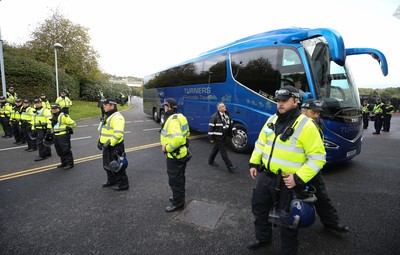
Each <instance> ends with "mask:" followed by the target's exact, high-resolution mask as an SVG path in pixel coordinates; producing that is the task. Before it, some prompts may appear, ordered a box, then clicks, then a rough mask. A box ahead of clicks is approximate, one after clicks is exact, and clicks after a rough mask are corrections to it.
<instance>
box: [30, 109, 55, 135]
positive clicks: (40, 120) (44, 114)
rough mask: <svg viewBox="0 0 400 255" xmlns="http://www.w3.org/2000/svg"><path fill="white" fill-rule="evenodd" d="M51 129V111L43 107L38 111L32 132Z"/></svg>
mask: <svg viewBox="0 0 400 255" xmlns="http://www.w3.org/2000/svg"><path fill="white" fill-rule="evenodd" d="M36 129H51V112H50V110H49V109H47V108H44V107H42V108H41V109H39V110H38V109H36V112H35V115H33V119H32V130H36Z"/></svg>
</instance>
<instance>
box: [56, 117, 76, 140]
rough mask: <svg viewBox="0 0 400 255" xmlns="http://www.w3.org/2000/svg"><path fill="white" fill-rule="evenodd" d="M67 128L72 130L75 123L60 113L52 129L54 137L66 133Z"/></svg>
mask: <svg viewBox="0 0 400 255" xmlns="http://www.w3.org/2000/svg"><path fill="white" fill-rule="evenodd" d="M67 127H70V128H72V129H74V128H75V127H76V123H75V121H73V120H72V119H71V117H69V115H68V114H64V113H63V112H61V113H60V115H58V118H57V124H56V125H55V126H54V127H53V132H54V134H55V135H65V134H66V133H67Z"/></svg>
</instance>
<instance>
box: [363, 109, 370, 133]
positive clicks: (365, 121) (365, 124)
mask: <svg viewBox="0 0 400 255" xmlns="http://www.w3.org/2000/svg"><path fill="white" fill-rule="evenodd" d="M362 115H363V128H364V129H367V128H368V122H369V119H368V117H369V113H363V114H362Z"/></svg>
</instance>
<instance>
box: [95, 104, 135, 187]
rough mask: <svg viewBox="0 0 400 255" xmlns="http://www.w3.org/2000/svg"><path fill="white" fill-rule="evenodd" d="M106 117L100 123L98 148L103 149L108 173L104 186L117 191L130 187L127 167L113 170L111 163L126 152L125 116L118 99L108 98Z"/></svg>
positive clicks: (104, 106)
mask: <svg viewBox="0 0 400 255" xmlns="http://www.w3.org/2000/svg"><path fill="white" fill-rule="evenodd" d="M103 108H104V112H105V115H104V118H103V120H102V122H101V123H100V127H99V128H100V137H99V142H98V143H97V148H98V149H99V150H103V168H104V170H105V171H106V173H107V182H106V183H104V184H103V188H107V187H112V189H113V190H115V191H123V190H128V189H129V180H128V176H127V175H126V169H125V168H124V169H121V170H119V171H111V169H110V167H109V164H110V163H111V162H112V161H116V160H117V159H118V157H119V156H122V155H123V154H124V153H125V144H124V129H125V118H124V116H122V114H121V113H120V112H119V111H118V109H117V101H116V100H115V99H114V98H107V99H106V100H105V101H104V104H103Z"/></svg>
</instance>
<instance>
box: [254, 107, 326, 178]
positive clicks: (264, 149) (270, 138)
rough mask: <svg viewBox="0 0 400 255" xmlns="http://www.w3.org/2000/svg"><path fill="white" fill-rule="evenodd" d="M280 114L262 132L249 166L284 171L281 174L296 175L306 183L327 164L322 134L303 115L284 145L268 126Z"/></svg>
mask: <svg viewBox="0 0 400 255" xmlns="http://www.w3.org/2000/svg"><path fill="white" fill-rule="evenodd" d="M276 121H277V115H273V116H271V117H270V118H269V119H268V121H267V122H266V123H265V125H264V127H263V129H262V130H261V132H260V134H259V137H258V139H257V141H256V143H255V148H254V150H253V153H252V155H251V158H250V163H251V164H255V165H261V163H264V165H265V166H266V167H267V166H268V161H270V162H269V170H270V171H271V172H272V173H275V174H276V173H277V172H278V170H279V169H281V170H282V175H285V174H289V173H291V174H296V175H297V176H298V177H300V179H301V180H302V181H303V182H304V183H307V182H308V181H310V180H311V179H312V178H313V177H314V176H315V175H316V174H317V173H318V172H319V171H320V170H321V169H322V167H323V166H324V165H325V163H326V152H325V148H324V144H323V142H322V139H321V136H320V133H319V131H318V129H317V127H316V125H315V124H314V123H313V121H312V120H311V119H309V118H307V117H306V116H304V115H303V114H301V115H300V116H299V117H298V118H297V119H296V121H295V122H294V124H293V125H292V128H293V129H294V132H293V134H292V135H291V136H290V137H289V139H287V140H286V141H285V142H283V141H282V140H281V139H280V137H281V135H278V136H276V135H275V132H273V131H272V130H271V129H270V128H269V127H268V124H269V123H276Z"/></svg>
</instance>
